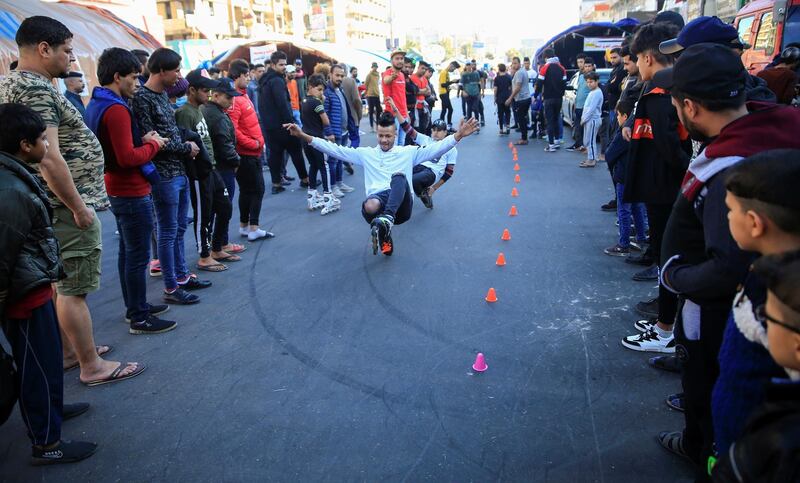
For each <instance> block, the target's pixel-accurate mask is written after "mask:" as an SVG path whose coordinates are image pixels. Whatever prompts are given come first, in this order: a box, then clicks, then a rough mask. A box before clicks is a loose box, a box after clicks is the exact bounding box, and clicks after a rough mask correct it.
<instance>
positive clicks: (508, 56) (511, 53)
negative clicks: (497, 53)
mask: <svg viewBox="0 0 800 483" xmlns="http://www.w3.org/2000/svg"><path fill="white" fill-rule="evenodd" d="M514 57H520V58H522V54H520V53H519V50H517V49H508V50H506V60H508V61H509V62H511V59H513V58H514Z"/></svg>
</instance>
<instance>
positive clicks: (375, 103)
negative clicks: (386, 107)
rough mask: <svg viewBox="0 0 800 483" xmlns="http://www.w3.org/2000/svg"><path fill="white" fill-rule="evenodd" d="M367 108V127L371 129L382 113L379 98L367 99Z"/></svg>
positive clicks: (371, 97)
mask: <svg viewBox="0 0 800 483" xmlns="http://www.w3.org/2000/svg"><path fill="white" fill-rule="evenodd" d="M367 107H368V108H369V127H373V126H374V125H375V123H377V122H378V118H380V117H381V113H382V112H383V108H382V107H381V98H380V97H376V96H369V97H367ZM373 113H375V118H374V120H373V117H372V114H373Z"/></svg>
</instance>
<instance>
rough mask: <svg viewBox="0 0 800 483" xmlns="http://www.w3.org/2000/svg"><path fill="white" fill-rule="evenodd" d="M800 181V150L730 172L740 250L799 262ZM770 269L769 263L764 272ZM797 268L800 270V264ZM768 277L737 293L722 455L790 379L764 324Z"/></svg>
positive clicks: (721, 420)
mask: <svg viewBox="0 0 800 483" xmlns="http://www.w3.org/2000/svg"><path fill="white" fill-rule="evenodd" d="M796 183H800V150H796V149H778V150H772V151H765V152H763V153H760V154H757V155H755V156H751V157H750V158H748V159H746V160H744V161H742V162H741V163H739V164H737V165H736V166H734V167H733V168H731V171H730V173H729V175H728V177H727V179H726V189H727V194H726V199H725V202H726V204H727V206H728V208H729V209H730V211H729V213H728V224H729V227H730V231H731V234H732V236H733V238H734V239H735V240H736V243H737V244H738V245H739V247H740V248H741V249H743V250H747V251H752V252H758V253H760V254H761V255H764V256H771V257H779V256H781V255H784V254H787V253H788V254H791V253H794V254H795V258H798V257H797V256H796V255H797V253H798V250H800V196H798V195H797V194H796V191H795V186H797V184H796ZM786 263H787V264H788V263H789V262H788V259H787V260H786ZM769 265H770V263H768V262H763V266H765V267H766V266H769ZM794 266H795V270H797V267H798V266H799V265H798V264H797V263H795V264H794ZM762 272H764V271H759V270H755V271H754V273H751V274H750V275H749V276H748V277H747V279H746V281H745V283H744V284H743V287H742V289H741V290H740V291H739V293H738V294H737V296H736V299H735V302H734V306H733V317H732V320H730V321H729V322H728V324H727V326H726V328H725V334H724V340H723V344H722V347H721V349H720V353H719V364H720V374H719V377H718V378H717V382H716V385H715V386H714V392H713V396H712V414H713V419H714V439H715V446H716V450H717V453H718V455H719V456H720V457H725V456H726V455H729V452H730V451H733V449H732V448H733V441H734V440H736V439H737V438H739V437H740V436H741V435H742V434H743V431H745V423H746V422H747V420H748V417H749V416H751V415H752V414H753V411H754V410H755V409H756V408H757V407H758V405H759V404H761V403H762V402H763V401H764V399H765V397H767V398H768V397H769V394H770V390H769V389H768V388H767V383H769V381H770V380H771V379H773V378H775V377H786V372H785V371H784V370H783V369H782V368H781V367H780V366H783V367H790V366H787V365H786V364H785V363H783V362H782V361H781V360H779V359H777V358H775V357H774V356H775V350H776V349H775V347H774V346H773V339H774V338H775V337H774V335H775V334H774V333H771V332H769V331H767V328H766V326H765V325H764V324H763V322H764V320H763V316H762V315H763V308H764V304H765V302H767V287H765V285H764V284H765V283H766V285H770V283H769V282H770V279H771V278H772V276H771V275H770V276H768V277H762V276H761V273H762ZM766 272H769V273H772V270H766ZM796 276H797V275H796V274H795V278H796ZM795 290H797V286H795ZM767 303H768V302H767ZM767 313H770V314H774V312H769V311H767ZM775 317H777V316H776V315H775ZM780 320H785V319H780ZM770 330H772V327H770ZM787 335H790V334H787ZM767 347H769V351H770V352H767ZM798 347H800V346H798ZM770 353H772V354H770ZM771 356H772V357H771ZM773 359H775V360H774V361H773ZM776 362H777V363H778V364H776ZM795 391H796V390H795ZM730 454H731V455H732V454H733V453H730ZM773 481H782V480H773Z"/></svg>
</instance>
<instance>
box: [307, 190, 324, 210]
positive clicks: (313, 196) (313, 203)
mask: <svg viewBox="0 0 800 483" xmlns="http://www.w3.org/2000/svg"><path fill="white" fill-rule="evenodd" d="M306 203H307V204H308V211H314V210H316V209H319V208H322V206H323V201H322V196H320V194H319V193H317V192H316V191H314V192H313V193H311V192H309V193H308V196H307V197H306Z"/></svg>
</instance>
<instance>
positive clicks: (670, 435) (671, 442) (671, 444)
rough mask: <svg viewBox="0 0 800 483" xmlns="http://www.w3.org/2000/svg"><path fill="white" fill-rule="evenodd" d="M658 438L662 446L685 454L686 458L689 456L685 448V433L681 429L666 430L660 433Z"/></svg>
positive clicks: (674, 452) (678, 453) (671, 451)
mask: <svg viewBox="0 0 800 483" xmlns="http://www.w3.org/2000/svg"><path fill="white" fill-rule="evenodd" d="M656 439H658V443H659V444H660V445H661V447H662V448H664V449H665V450H667V451H669V452H670V453H673V454H676V455H678V456H683V457H684V458H688V457H689V455H688V454H686V450H684V449H683V433H682V432H681V431H672V432H670V431H664V432H662V433H660V434H659V435H658V437H657V438H656Z"/></svg>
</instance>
